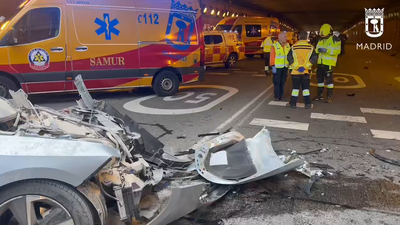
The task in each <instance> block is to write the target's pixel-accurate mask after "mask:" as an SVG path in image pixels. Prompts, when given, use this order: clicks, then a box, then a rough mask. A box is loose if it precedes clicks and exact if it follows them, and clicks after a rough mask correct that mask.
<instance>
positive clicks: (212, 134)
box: [197, 132, 219, 137]
mask: <svg viewBox="0 0 400 225" xmlns="http://www.w3.org/2000/svg"><path fill="white" fill-rule="evenodd" d="M216 135H219V132H213V133H206V134H199V135H197V136H198V137H206V136H216Z"/></svg>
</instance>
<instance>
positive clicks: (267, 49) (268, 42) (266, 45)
mask: <svg viewBox="0 0 400 225" xmlns="http://www.w3.org/2000/svg"><path fill="white" fill-rule="evenodd" d="M272 44H273V40H272V35H271V34H268V37H267V38H265V40H264V41H263V42H262V43H261V46H260V47H262V48H263V50H264V60H265V67H264V71H265V75H266V76H270V71H271V69H270V68H269V58H270V55H271V48H272Z"/></svg>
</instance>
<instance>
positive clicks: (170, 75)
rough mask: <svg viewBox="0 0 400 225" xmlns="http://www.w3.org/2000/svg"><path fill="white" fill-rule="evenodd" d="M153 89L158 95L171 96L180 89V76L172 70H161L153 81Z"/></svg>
mask: <svg viewBox="0 0 400 225" xmlns="http://www.w3.org/2000/svg"><path fill="white" fill-rule="evenodd" d="M153 90H154V92H155V93H156V94H157V95H158V96H162V97H163V96H171V95H174V94H176V93H177V92H178V90H179V79H178V76H177V75H176V74H175V73H174V72H172V71H170V70H164V71H161V72H160V73H159V74H158V75H156V77H155V78H154V81H153Z"/></svg>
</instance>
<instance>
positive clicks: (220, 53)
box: [213, 34, 228, 63]
mask: <svg viewBox="0 0 400 225" xmlns="http://www.w3.org/2000/svg"><path fill="white" fill-rule="evenodd" d="M213 40H214V44H213V46H214V47H213V48H214V54H213V58H214V61H215V62H217V63H221V62H224V60H225V58H226V57H228V55H227V50H228V49H227V47H226V40H225V39H224V37H223V35H221V34H218V35H214V37H213Z"/></svg>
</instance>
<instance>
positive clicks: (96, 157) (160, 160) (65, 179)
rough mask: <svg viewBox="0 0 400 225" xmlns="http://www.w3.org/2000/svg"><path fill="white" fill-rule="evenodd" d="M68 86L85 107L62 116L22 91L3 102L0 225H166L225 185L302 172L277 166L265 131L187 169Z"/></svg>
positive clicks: (199, 157)
mask: <svg viewBox="0 0 400 225" xmlns="http://www.w3.org/2000/svg"><path fill="white" fill-rule="evenodd" d="M75 85H76V86H77V89H78V90H79V93H80V95H81V97H82V99H81V100H79V101H78V102H77V103H78V105H77V106H76V107H72V108H66V109H63V110H61V111H55V110H53V109H50V108H45V107H40V106H33V105H32V104H31V102H30V101H28V99H27V95H26V94H25V93H24V92H23V91H22V90H20V91H18V92H13V91H10V94H11V96H12V100H6V99H0V146H1V147H0V224H1V225H17V224H20V225H56V224H60V225H94V224H99V225H104V224H111V222H109V220H110V217H109V216H108V214H110V212H115V213H117V214H118V215H119V220H120V221H122V222H124V223H126V224H132V223H140V224H154V225H157V224H168V223H170V222H172V221H174V220H176V219H178V218H180V217H182V216H184V215H186V214H188V213H190V212H192V211H194V210H196V209H197V208H199V207H202V206H206V205H208V204H210V203H212V202H214V201H216V200H218V199H219V198H221V197H222V196H224V195H225V194H226V193H227V192H228V191H229V190H230V187H231V186H230V185H233V184H242V183H246V182H251V181H255V180H258V179H263V178H265V177H268V176H272V175H275V174H277V173H281V172H285V171H288V170H291V169H294V168H296V167H298V166H300V165H302V164H303V161H302V160H297V159H296V160H291V161H290V163H285V161H284V160H283V159H282V158H280V157H278V156H277V155H276V154H275V152H274V151H273V149H272V146H271V142H270V140H269V134H268V131H267V130H265V129H263V130H262V131H261V132H260V133H259V134H257V135H256V136H255V137H254V138H250V139H244V137H243V136H241V135H240V134H239V133H237V132H231V133H227V134H224V135H222V136H219V137H217V138H215V139H214V140H211V141H210V142H207V143H206V144H204V146H203V147H202V148H200V149H197V150H196V152H195V161H194V162H191V161H182V160H179V159H177V158H176V157H174V156H171V155H169V157H168V158H167V157H163V156H164V155H166V154H167V153H166V152H164V150H163V149H164V145H163V144H162V143H160V142H159V141H158V140H157V139H156V138H155V137H153V136H152V135H151V134H149V133H148V132H147V131H146V130H144V129H143V128H141V127H140V126H139V125H138V124H137V123H136V122H135V121H133V120H132V119H131V118H129V117H127V116H125V117H124V116H122V115H121V114H120V113H118V112H117V111H116V110H115V109H114V108H113V107H111V106H110V105H108V104H107V103H105V102H102V101H96V100H93V99H92V98H91V96H90V95H89V93H88V92H87V89H86V87H85V86H84V83H83V80H82V78H81V77H80V76H78V77H77V78H76V80H75ZM189 153H192V152H190V151H189V152H188V153H187V154H189ZM167 155H168V154H167ZM199 175H201V176H199ZM112 224H116V223H115V221H112Z"/></svg>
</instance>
